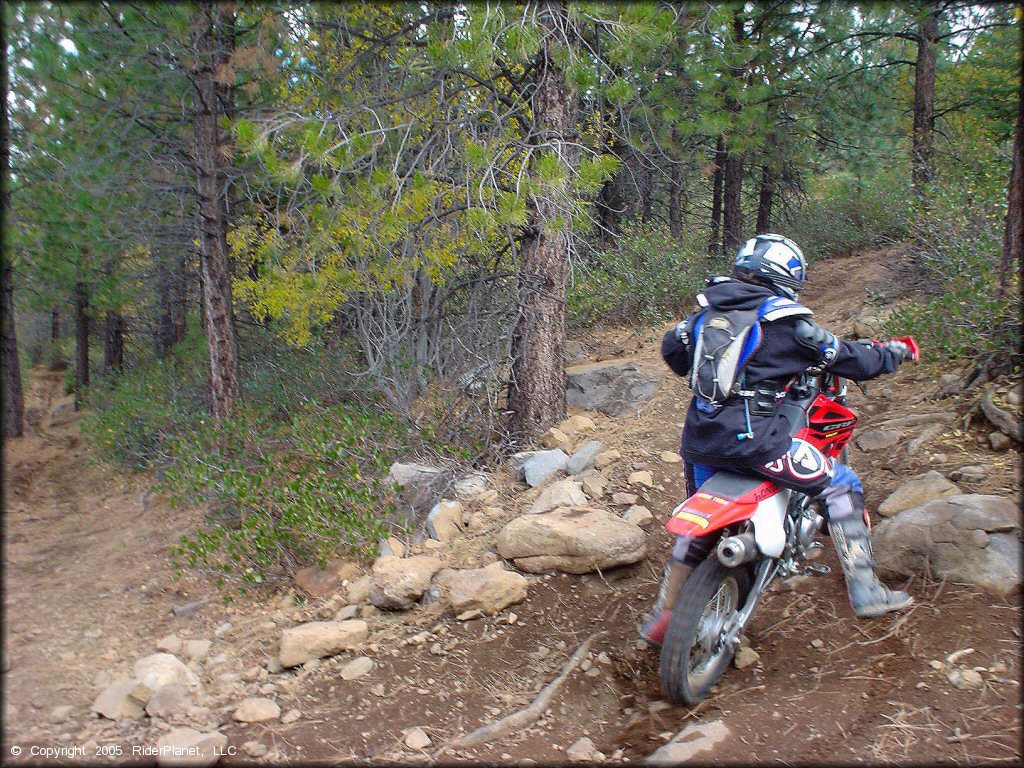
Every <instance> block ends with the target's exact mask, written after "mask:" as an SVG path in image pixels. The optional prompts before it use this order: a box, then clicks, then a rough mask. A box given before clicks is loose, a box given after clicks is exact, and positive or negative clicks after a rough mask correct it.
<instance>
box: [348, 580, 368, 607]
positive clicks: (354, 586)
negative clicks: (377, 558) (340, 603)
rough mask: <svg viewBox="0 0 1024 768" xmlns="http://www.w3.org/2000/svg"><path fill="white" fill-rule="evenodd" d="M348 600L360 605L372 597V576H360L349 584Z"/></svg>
mask: <svg viewBox="0 0 1024 768" xmlns="http://www.w3.org/2000/svg"><path fill="white" fill-rule="evenodd" d="M347 591H348V601H349V602H350V603H354V604H355V605H359V604H361V603H365V602H367V601H368V600H369V599H370V577H369V576H360V577H359V578H358V579H356V580H355V581H353V582H352V583H351V584H349V585H348V590H347Z"/></svg>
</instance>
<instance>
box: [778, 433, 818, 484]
mask: <svg viewBox="0 0 1024 768" xmlns="http://www.w3.org/2000/svg"><path fill="white" fill-rule="evenodd" d="M764 468H765V469H766V470H767V471H768V472H771V473H772V474H775V475H781V474H786V475H790V476H792V477H795V478H796V479H798V480H816V479H817V478H819V477H822V476H823V475H826V474H828V473H829V469H830V467H829V463H828V459H826V458H825V456H824V454H822V453H821V451H819V450H818V449H817V448H815V447H814V446H813V445H811V444H810V443H808V442H807V441H806V440H801V439H800V438H799V437H794V438H793V444H792V445H791V446H790V449H789V453H787V454H785V455H784V456H782V457H780V458H778V459H775V461H772V462H769V463H768V464H765V465H764Z"/></svg>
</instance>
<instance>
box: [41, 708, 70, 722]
mask: <svg viewBox="0 0 1024 768" xmlns="http://www.w3.org/2000/svg"><path fill="white" fill-rule="evenodd" d="M74 711H75V708H74V707H73V706H71V705H70V704H58V705H57V706H56V707H54V708H53V709H51V710H50V714H49V715H48V716H47V719H48V720H49V721H50V722H51V723H63V722H64V721H65V720H67V719H68V718H69V717H71V713H72V712H74Z"/></svg>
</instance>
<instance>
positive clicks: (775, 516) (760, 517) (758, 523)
mask: <svg viewBox="0 0 1024 768" xmlns="http://www.w3.org/2000/svg"><path fill="white" fill-rule="evenodd" d="M791 494H792V491H790V490H789V489H788V488H780V489H779V492H778V493H776V494H773V495H772V496H769V497H768V498H767V499H764V500H763V501H761V502H758V505H757V509H756V510H755V511H754V514H753V515H751V516H750V522H751V523H753V524H754V541H755V542H756V543H757V548H758V549H759V550H761V554H763V555H766V556H768V557H778V556H779V555H781V554H782V550H783V548H784V547H785V546H786V523H785V521H786V508H787V507H788V505H789V497H790V495H791Z"/></svg>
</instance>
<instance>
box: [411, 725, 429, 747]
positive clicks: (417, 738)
mask: <svg viewBox="0 0 1024 768" xmlns="http://www.w3.org/2000/svg"><path fill="white" fill-rule="evenodd" d="M430 744H431V741H430V737H429V736H427V734H426V733H425V732H424V731H423V729H422V728H412V729H410V730H408V731H406V734H405V746H407V747H408V748H409V749H416V750H420V749H426V748H427V747H429V746H430Z"/></svg>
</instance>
